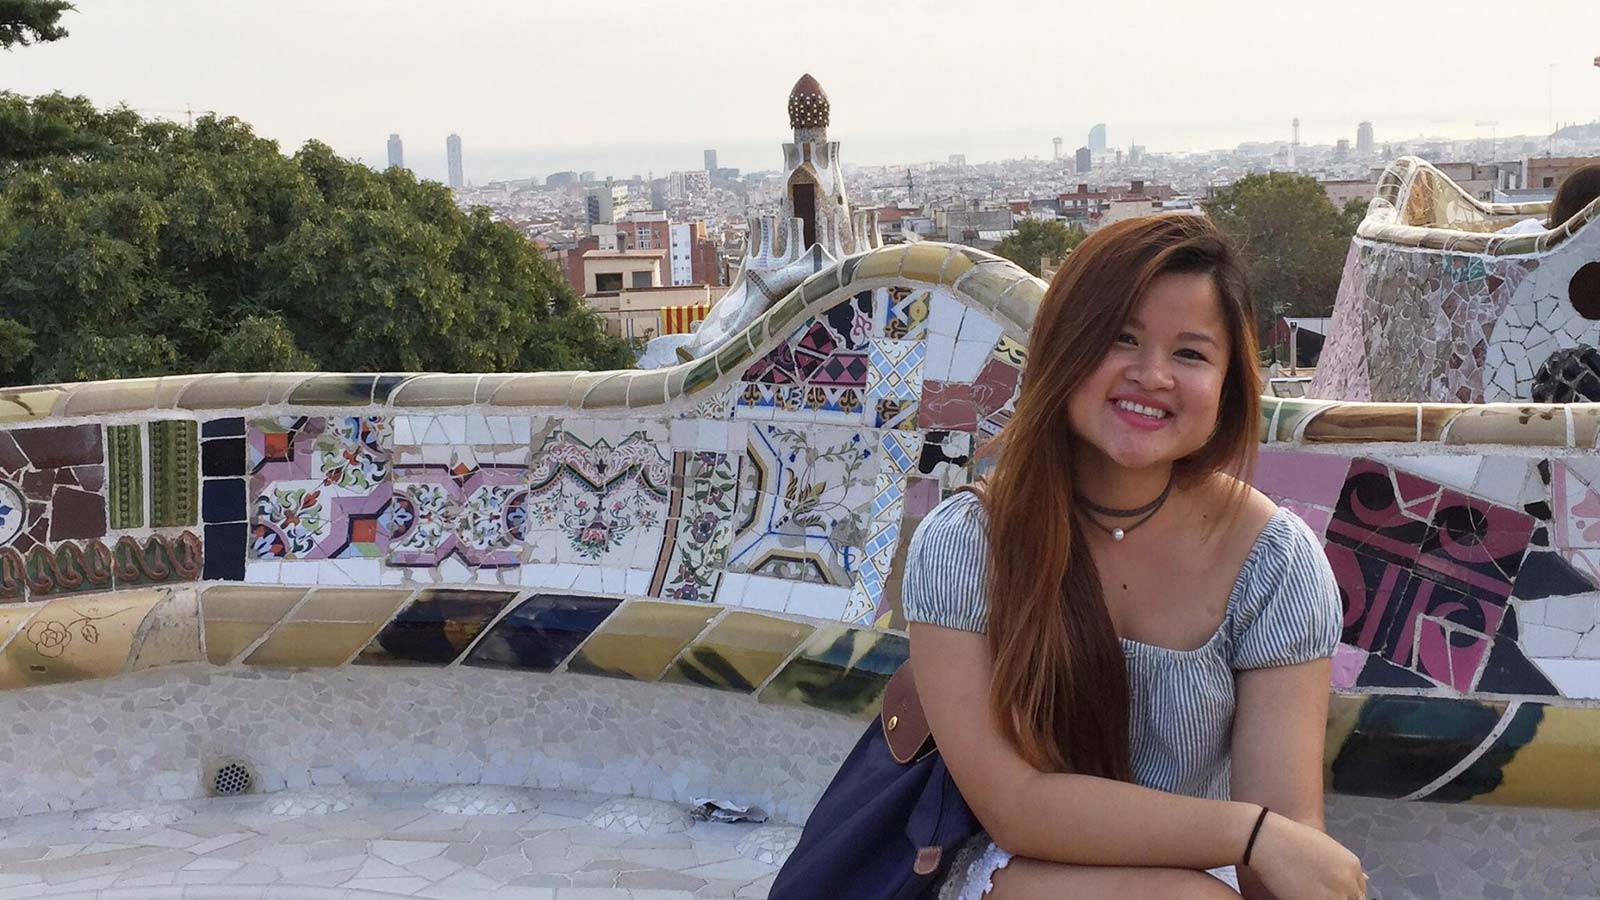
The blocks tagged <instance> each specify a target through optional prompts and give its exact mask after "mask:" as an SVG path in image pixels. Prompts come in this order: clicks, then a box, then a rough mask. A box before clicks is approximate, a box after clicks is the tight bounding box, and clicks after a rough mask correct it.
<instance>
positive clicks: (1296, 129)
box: [1289, 116, 1300, 169]
mask: <svg viewBox="0 0 1600 900" xmlns="http://www.w3.org/2000/svg"><path fill="white" fill-rule="evenodd" d="M1292 128H1293V132H1292V133H1293V135H1294V137H1293V138H1291V139H1290V141H1289V168H1290V169H1297V168H1299V162H1300V160H1299V159H1298V157H1299V156H1300V117H1299V116H1295V118H1294V125H1293V126H1292Z"/></svg>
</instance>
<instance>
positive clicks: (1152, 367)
mask: <svg viewBox="0 0 1600 900" xmlns="http://www.w3.org/2000/svg"><path fill="white" fill-rule="evenodd" d="M1129 374H1130V375H1131V376H1132V377H1133V380H1134V381H1136V382H1138V383H1139V384H1140V385H1143V386H1145V387H1148V388H1170V387H1172V369H1171V367H1170V366H1169V365H1168V364H1167V361H1166V358H1165V357H1163V356H1160V355H1157V354H1148V355H1144V356H1141V357H1140V358H1139V361H1138V362H1137V363H1136V364H1135V365H1134V367H1133V371H1132V372H1131V373H1129Z"/></svg>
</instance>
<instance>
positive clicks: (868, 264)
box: [850, 245, 909, 284]
mask: <svg viewBox="0 0 1600 900" xmlns="http://www.w3.org/2000/svg"><path fill="white" fill-rule="evenodd" d="M907 249H909V248H908V247H906V246H903V245H902V246H899V247H885V248H883V249H882V250H874V251H872V252H871V253H868V254H867V255H866V256H863V257H861V262H859V263H857V264H856V271H855V275H854V276H853V277H851V279H850V283H851V284H860V283H861V282H863V281H866V280H868V279H871V278H893V277H895V276H897V275H899V274H900V261H901V259H902V258H904V256H905V255H906V250H907Z"/></svg>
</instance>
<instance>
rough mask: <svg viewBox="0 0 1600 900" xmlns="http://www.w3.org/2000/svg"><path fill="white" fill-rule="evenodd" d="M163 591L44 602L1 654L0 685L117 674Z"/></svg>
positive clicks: (162, 598) (121, 593)
mask: <svg viewBox="0 0 1600 900" xmlns="http://www.w3.org/2000/svg"><path fill="white" fill-rule="evenodd" d="M166 596H167V591H165V590H160V589H153V590H143V591H117V592H114V593H107V594H85V595H83V596H79V597H62V598H60V599H56V600H52V601H50V602H49V603H47V604H45V606H44V608H43V609H40V610H39V611H38V613H37V614H35V615H34V617H33V618H32V619H31V620H30V621H29V622H28V623H27V626H26V627H25V628H23V629H22V630H21V631H20V632H19V633H18V634H17V635H16V637H14V638H12V640H11V643H10V644H8V645H7V646H6V648H5V651H4V652H3V653H0V686H3V687H20V686H24V685H34V684H54V683H56V682H61V681H77V680H80V679H85V678H105V677H108V676H111V675H117V674H120V673H121V672H122V670H123V669H125V668H126V667H127V665H128V651H129V649H130V648H131V647H132V645H133V638H134V635H135V634H137V633H138V631H139V625H140V624H141V623H142V622H143V621H144V618H145V615H146V614H147V613H149V612H150V610H151V608H152V607H154V606H155V605H156V604H157V603H159V602H160V601H162V600H164V599H165V598H166Z"/></svg>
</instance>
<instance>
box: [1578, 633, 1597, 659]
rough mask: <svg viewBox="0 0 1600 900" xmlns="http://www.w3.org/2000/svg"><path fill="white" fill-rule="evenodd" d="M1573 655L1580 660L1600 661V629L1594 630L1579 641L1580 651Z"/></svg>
mask: <svg viewBox="0 0 1600 900" xmlns="http://www.w3.org/2000/svg"><path fill="white" fill-rule="evenodd" d="M1572 655H1573V656H1576V657H1578V658H1579V659H1600V628H1592V629H1590V630H1589V633H1588V634H1586V635H1584V636H1583V639H1582V640H1580V641H1578V649H1576V650H1574V651H1572Z"/></svg>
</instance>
